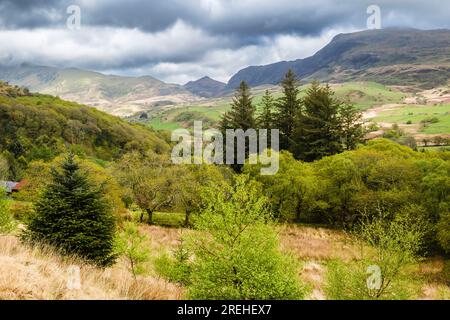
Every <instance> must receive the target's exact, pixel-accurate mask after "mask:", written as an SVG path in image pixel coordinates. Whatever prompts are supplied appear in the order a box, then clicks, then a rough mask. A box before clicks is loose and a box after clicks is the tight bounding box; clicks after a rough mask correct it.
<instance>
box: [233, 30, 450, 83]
mask: <svg viewBox="0 0 450 320" xmlns="http://www.w3.org/2000/svg"><path fill="white" fill-rule="evenodd" d="M288 69H293V70H294V71H295V73H296V74H297V75H298V76H299V78H301V79H304V80H311V79H318V80H326V81H335V82H345V81H354V80H365V81H376V82H380V83H383V84H389V85H418V86H420V87H423V88H431V87H435V86H439V85H444V84H447V82H448V80H449V76H450V30H430V31H422V30H415V29H383V30H367V31H362V32H356V33H350V34H340V35H337V36H336V37H334V39H333V40H332V41H331V42H330V43H329V44H328V45H326V46H325V47H324V48H323V49H321V50H320V51H318V52H317V53H316V54H315V55H313V56H311V57H309V58H306V59H299V60H295V61H282V62H278V63H274V64H269V65H265V66H251V67H248V68H245V69H242V70H240V71H239V72H238V73H236V74H235V75H234V76H233V77H232V78H231V79H230V81H229V82H228V84H227V89H233V88H236V87H237V86H238V85H239V83H240V82H241V81H242V80H245V81H247V82H248V83H249V84H250V85H251V86H258V85H263V84H277V83H279V82H280V81H281V79H282V77H283V75H284V74H285V73H286V72H287V70H288Z"/></svg>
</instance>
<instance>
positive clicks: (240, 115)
mask: <svg viewBox="0 0 450 320" xmlns="http://www.w3.org/2000/svg"><path fill="white" fill-rule="evenodd" d="M252 100H253V98H252V96H251V92H250V88H249V86H248V85H247V83H246V82H245V81H242V82H241V84H240V85H239V88H238V89H237V91H236V94H235V96H234V97H233V101H232V103H231V110H230V111H228V112H226V113H225V114H224V115H223V117H222V121H221V129H222V130H226V129H242V130H244V131H245V130H247V129H250V128H252V129H254V128H255V127H256V120H255V107H254V106H253V103H252Z"/></svg>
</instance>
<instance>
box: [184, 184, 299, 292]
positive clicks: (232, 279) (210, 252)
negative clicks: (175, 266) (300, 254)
mask: <svg viewBox="0 0 450 320" xmlns="http://www.w3.org/2000/svg"><path fill="white" fill-rule="evenodd" d="M204 201H205V202H204V209H203V210H202V212H201V214H200V216H199V218H198V220H197V221H196V224H195V226H196V228H197V229H199V230H201V231H203V232H204V233H202V234H200V235H195V237H194V236H192V237H191V245H192V247H193V252H194V255H195V259H194V263H193V269H192V277H191V280H192V281H191V285H190V286H189V287H188V294H189V296H190V297H191V298H193V299H247V300H251V299H300V298H303V296H304V294H305V289H304V288H303V287H302V286H301V284H300V280H299V278H298V273H297V270H296V267H297V266H296V264H295V263H294V260H293V259H291V258H289V257H288V256H285V255H283V254H281V253H280V251H279V250H278V245H279V243H278V238H277V235H276V233H275V232H274V230H273V229H272V227H271V226H270V224H269V221H270V215H269V212H268V211H267V199H266V198H265V197H261V190H260V188H259V187H258V185H257V184H256V183H255V182H249V181H248V178H247V177H245V176H239V177H237V181H236V185H235V186H234V187H233V188H230V189H228V190H226V191H225V192H223V191H220V190H215V189H214V188H208V189H206V190H205V192H204Z"/></svg>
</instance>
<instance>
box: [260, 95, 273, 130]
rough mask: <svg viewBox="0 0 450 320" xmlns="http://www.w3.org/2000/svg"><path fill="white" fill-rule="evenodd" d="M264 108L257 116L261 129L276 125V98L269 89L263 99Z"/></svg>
mask: <svg viewBox="0 0 450 320" xmlns="http://www.w3.org/2000/svg"><path fill="white" fill-rule="evenodd" d="M261 105H262V109H261V112H260V113H259V115H258V117H257V119H256V120H257V123H258V127H259V128H260V129H272V128H273V127H274V110H273V109H274V105H275V100H274V98H273V96H272V94H271V93H270V91H269V90H266V92H265V93H264V95H263V97H262V101H261Z"/></svg>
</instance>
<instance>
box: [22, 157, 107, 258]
mask: <svg viewBox="0 0 450 320" xmlns="http://www.w3.org/2000/svg"><path fill="white" fill-rule="evenodd" d="M114 232H115V219H114V217H113V215H112V213H111V212H110V209H109V208H108V206H107V203H106V201H105V199H104V198H103V197H102V194H101V190H99V189H94V187H93V186H92V185H91V184H90V182H89V180H88V177H87V176H86V175H85V174H83V173H82V172H81V171H80V168H79V165H78V164H77V163H76V162H75V160H74V156H73V154H70V155H69V156H68V157H67V159H66V160H65V161H64V162H63V163H62V165H61V171H58V170H56V169H54V170H53V171H52V182H51V183H50V184H49V186H48V187H47V189H46V190H45V192H44V193H43V195H42V197H41V198H40V199H39V200H38V202H37V203H36V204H35V214H34V215H33V216H32V218H31V220H30V222H29V225H28V229H27V230H26V231H25V233H24V235H23V236H24V239H26V240H30V241H32V242H37V243H40V242H43V243H47V244H50V245H53V246H55V247H56V248H57V249H58V250H59V251H60V252H61V253H62V254H74V255H78V256H80V257H82V258H85V259H86V260H87V261H88V262H91V263H94V264H97V265H100V266H107V265H110V264H112V263H113V262H114V260H115V255H114V254H113V249H114Z"/></svg>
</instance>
